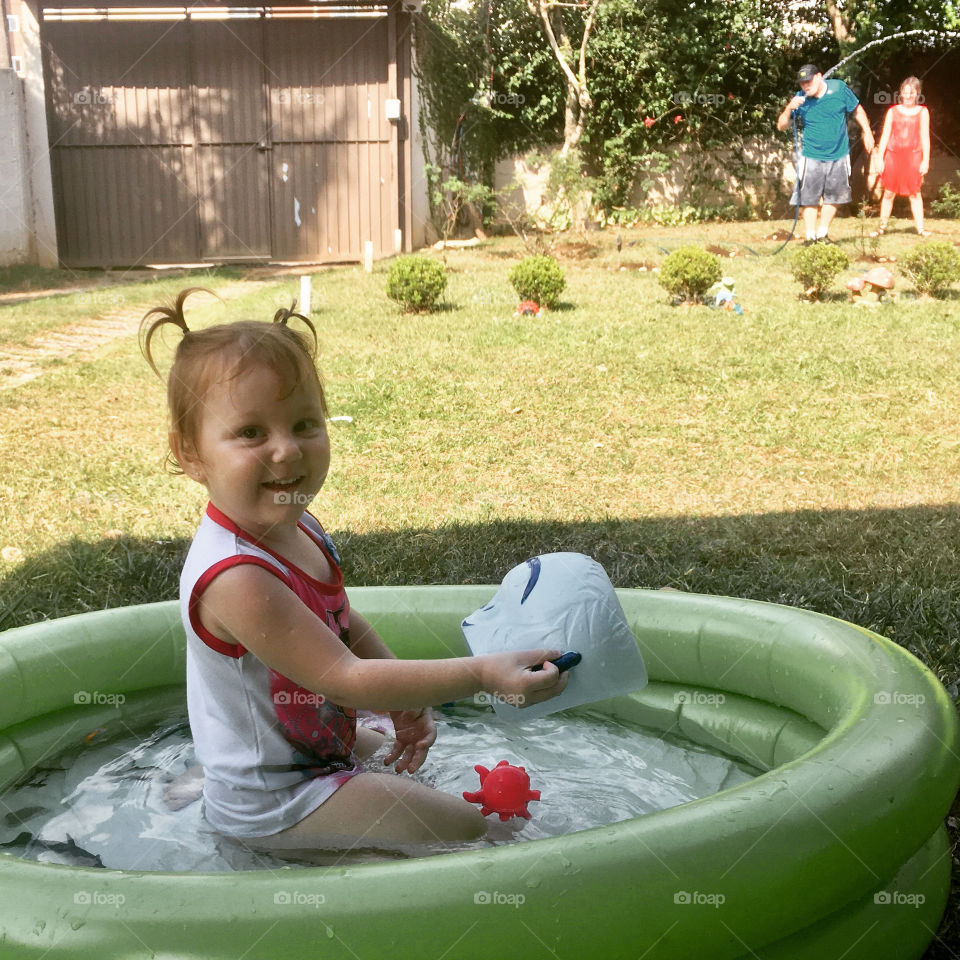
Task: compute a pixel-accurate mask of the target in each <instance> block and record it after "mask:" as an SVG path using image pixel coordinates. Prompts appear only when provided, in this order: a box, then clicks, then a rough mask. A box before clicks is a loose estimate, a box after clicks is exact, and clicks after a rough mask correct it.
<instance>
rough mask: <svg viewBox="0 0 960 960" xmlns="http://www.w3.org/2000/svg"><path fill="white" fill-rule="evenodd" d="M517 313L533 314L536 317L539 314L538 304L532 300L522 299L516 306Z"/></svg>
mask: <svg viewBox="0 0 960 960" xmlns="http://www.w3.org/2000/svg"><path fill="white" fill-rule="evenodd" d="M517 314H518V315H519V316H524V315H525V314H533V315H534V316H535V317H537V316H539V315H540V304H539V303H537V302H536V301H534V300H524V301H523V303H521V304H520V306H519V307H517Z"/></svg>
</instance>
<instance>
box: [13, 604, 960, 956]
mask: <svg viewBox="0 0 960 960" xmlns="http://www.w3.org/2000/svg"><path fill="white" fill-rule="evenodd" d="M493 590H495V587H488V586H480V587H407V588H374V587H369V588H354V589H353V590H352V591H351V600H352V603H353V605H354V606H355V607H356V609H358V610H360V611H361V612H363V613H364V614H365V615H366V616H367V617H368V618H369V619H370V620H371V621H372V622H373V623H374V625H375V626H376V627H377V629H378V630H379V631H380V632H381V634H382V636H383V637H384V638H385V639H386V640H387V641H388V643H390V645H391V646H392V647H393V648H394V649H395V650H396V652H397V653H398V655H400V656H402V657H440V656H449V655H462V654H464V653H465V652H466V647H465V644H464V642H463V639H462V636H461V634H460V629H459V623H460V619H461V617H462V616H463V615H464V614H465V613H469V612H470V611H471V610H473V609H475V608H476V607H477V606H479V605H481V604H483V603H484V602H486V601H487V600H488V599H489V598H490V596H491V594H492V592H493ZM618 594H619V596H620V599H621V601H622V603H623V606H624V609H625V611H626V613H627V617H628V620H629V621H630V623H631V626H632V628H633V630H634V633H635V635H636V638H637V642H638V644H639V645H640V648H641V650H642V652H643V655H644V658H645V660H646V663H647V667H648V669H649V672H650V676H651V683H650V685H649V687H648V688H646V689H644V690H643V691H642V692H641V693H639V694H634V695H632V696H628V697H618V698H616V699H612V700H609V701H606V702H604V703H603V704H601V705H600V708H601V709H602V710H603V711H605V712H607V713H609V714H610V715H611V716H613V717H622V718H627V719H629V720H632V721H637V722H640V723H642V724H644V725H646V726H648V727H651V728H654V729H656V730H662V731H672V732H674V733H679V734H681V735H683V736H686V737H687V738H689V739H691V740H694V741H696V742H698V743H701V744H704V745H706V746H708V747H710V748H713V749H717V750H721V751H725V752H727V753H731V754H734V755H736V756H738V757H740V758H742V759H744V760H746V761H747V762H749V763H750V764H752V765H754V766H756V767H759V768H760V769H763V770H765V771H767V772H766V773H765V774H764V775H762V776H760V777H758V778H757V779H755V780H752V781H750V782H748V783H746V784H743V785H741V786H738V787H735V788H733V789H730V790H726V791H724V792H723V793H720V794H717V795H715V796H713V797H709V798H706V799H703V800H698V801H696V802H694V803H688V804H684V805H682V806H679V807H674V808H672V809H669V810H664V811H661V812H659V813H654V814H650V815H648V816H645V817H640V818H637V819H633V820H627V821H624V822H621V823H617V824H613V825H611V826H607V827H598V828H594V829H591V830H585V831H582V832H580V833H575V834H571V835H568V836H563V837H553V838H549V839H544V840H536V841H531V842H526V843H517V844H513V845H508V846H500V847H495V848H488V849H485V850H483V851H479V852H469V853H454V854H447V855H443V856H437V857H431V858H424V859H420V860H407V861H391V862H384V863H371V864H363V865H358V866H349V867H316V868H309V869H302V868H297V869H282V870H279V871H273V870H263V871H256V872H246V873H232V874H229V873H228V874H169V873H133V872H121V871H113V870H98V869H89V868H80V867H64V866H57V865H51V864H41V863H34V862H27V861H23V860H19V859H16V858H14V857H12V856H10V855H3V856H2V857H0V956H2V957H3V958H4V960H7V958H20V957H32V958H37V960H39V958H41V957H45V958H47V960H54V958H70V960H83V958H91V960H93V958H96V960H105V958H110V960H117V958H131V960H133V958H137V960H141V958H145V957H155V958H169V960H172V958H178V960H185V958H198V960H199V958H205V960H213V958H217V960H221V958H222V960H238V958H240V957H249V958H251V960H253V958H256V960H270V958H278V960H301V958H306V957H315V958H322V960H325V958H337V960H368V958H369V960H424V958H428V957H448V958H456V960H472V958H476V960H481V958H482V960H491V958H505V960H513V958H521V957H522V958H536V957H544V958H547V957H555V958H564V960H565V958H570V960H584V958H590V957H601V958H604V960H612V958H621V957H623V958H628V957H629V958H638V957H643V958H644V960H667V958H671V960H689V958H693V957H704V958H709V960H725V958H734V957H737V958H740V957H743V958H751V960H758V958H763V960H786V958H800V957H806V958H811V960H832V958H839V957H843V958H844V960H858V958H864V960H883V958H890V960H909V958H918V957H920V956H921V955H922V953H923V951H924V948H925V946H926V944H927V942H928V941H929V940H930V938H931V936H932V934H933V932H934V931H935V930H936V929H937V925H938V922H939V920H940V917H941V915H942V913H943V909H944V905H945V902H946V896H947V891H948V885H949V869H950V863H949V857H948V853H947V837H946V833H945V830H944V827H943V824H942V821H943V819H944V816H945V815H946V813H947V810H948V808H949V806H950V803H951V801H952V799H953V797H954V795H955V793H956V791H957V788H958V782H960V761H958V755H960V737H958V723H957V717H956V714H955V711H954V708H953V705H952V703H951V702H950V700H949V698H948V697H947V695H946V693H945V691H944V690H943V688H942V686H941V685H940V684H939V683H938V682H937V680H936V678H935V677H933V676H932V675H931V674H930V673H929V672H928V671H927V670H926V669H925V668H924V667H923V666H922V665H921V664H920V663H919V662H918V661H917V660H915V659H914V658H913V657H911V656H910V655H909V654H907V653H906V652H904V651H903V650H902V649H901V648H899V647H897V646H896V645H895V644H893V643H891V642H889V641H888V640H886V639H884V638H882V637H879V636H875V635H873V634H871V633H869V632H867V631H865V630H862V629H860V628H858V627H855V626H852V625H850V624H847V623H843V622H841V621H838V620H833V619H830V618H828V617H823V616H819V615H817V614H813V613H808V612H804V611H801V610H796V609H791V608H787V607H780V606H774V605H770V604H763V603H756V602H750V601H742V600H732V599H724V598H717V597H703V596H694V595H687V594H681V593H669V592H647V591H641V590H621V591H618ZM183 672H184V649H183V633H182V630H181V628H180V623H179V616H178V612H177V606H176V604H174V603H159V604H151V605H147V606H142V607H128V608H123V609H117V610H109V611H104V612H102V613H94V614H87V615H83V616H78V617H71V618H67V619H64V620H59V621H51V622H48V623H42V624H36V625H33V626H28V627H21V628H19V629H16V630H10V631H8V632H6V633H4V634H2V635H0V731H2V732H0V785H2V786H3V787H7V786H9V785H11V784H13V783H14V782H16V781H17V780H18V779H20V778H22V777H23V775H24V774H25V773H26V772H27V771H29V770H30V769H31V768H32V767H33V766H35V765H37V764H38V763H40V762H41V761H42V760H43V759H44V758H45V757H48V756H50V755H51V754H53V753H58V752H60V751H62V750H64V749H66V748H67V747H69V746H70V745H71V744H74V743H79V742H80V741H81V740H82V739H83V737H84V736H85V735H86V734H87V733H89V731H90V730H91V729H93V728H95V727H97V726H104V727H107V729H108V730H109V729H110V726H109V725H110V723H111V721H114V722H115V721H116V720H117V719H118V718H122V717H124V716H130V717H132V716H136V717H137V719H138V721H140V720H143V719H144V718H145V717H146V716H148V715H149V714H150V713H151V712H159V711H160V710H161V709H167V708H168V707H169V704H170V702H171V700H182V698H183V690H182V686H181V685H182V683H183ZM120 693H122V694H124V698H122V699H123V701H124V702H123V703H122V705H120V706H116V705H115V701H117V700H119V699H121V698H118V697H116V696H113V695H115V694H120ZM597 762H598V763H603V762H604V760H603V758H602V757H598V758H597Z"/></svg>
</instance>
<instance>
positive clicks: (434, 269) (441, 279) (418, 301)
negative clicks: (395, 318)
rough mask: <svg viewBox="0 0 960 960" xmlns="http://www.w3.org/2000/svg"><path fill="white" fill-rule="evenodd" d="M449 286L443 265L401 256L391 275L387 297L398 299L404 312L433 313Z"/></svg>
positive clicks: (414, 257)
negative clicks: (441, 295)
mask: <svg viewBox="0 0 960 960" xmlns="http://www.w3.org/2000/svg"><path fill="white" fill-rule="evenodd" d="M446 286H447V275H446V273H445V272H444V269H443V266H442V265H441V264H439V263H437V261H436V260H431V259H430V258H429V257H416V256H410V257H398V258H397V259H396V260H394V262H393V263H392V264H391V265H390V269H389V271H388V272H387V296H388V297H389V298H390V299H391V300H396V301H397V303H399V304H400V306H402V307H403V310H404V313H425V312H429V311H431V310H433V309H434V308H435V307H436V305H437V301H438V300H439V299H440V294H442V293H443V291H444V290H445V289H446Z"/></svg>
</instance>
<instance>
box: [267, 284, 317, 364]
mask: <svg viewBox="0 0 960 960" xmlns="http://www.w3.org/2000/svg"><path fill="white" fill-rule="evenodd" d="M296 309H297V301H296V298H294V300H293V301H292V302H291V304H290V306H289V307H281V308H280V309H279V310H278V311H277V312H276V313H275V314H274V315H273V322H274V323H279V324H281V325H282V326H284V327H286V326H287V321H288V320H300V321H302V322H303V324H304V325H305V326H306V328H307V329H308V330H309V331H310V336H311V337H312V338H313V349H309V348H308V350H307V353H308V355H309V356H310V359H311V360H312V359H315V358H316V356H317V348H318V346H319V341H318V339H317V328H316V327H315V326H314V325H313V323H312V321H311V320H310V319H309V318H307V317H305V316H304V315H303V314H302V313H297V312H296ZM288 329H289V327H288ZM291 332H293V331H291ZM298 339H302V338H298ZM304 346H307V344H304Z"/></svg>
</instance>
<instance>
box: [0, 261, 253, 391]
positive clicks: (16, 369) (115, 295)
mask: <svg viewBox="0 0 960 960" xmlns="http://www.w3.org/2000/svg"><path fill="white" fill-rule="evenodd" d="M260 286H261V284H260V282H258V281H256V280H239V281H235V282H232V283H228V284H225V285H224V286H221V287H220V288H219V289H218V290H217V294H218V295H219V296H220V297H221V298H222V299H223V300H236V299H238V298H239V297H243V296H246V295H247V294H249V293H253V292H254V291H255V290H256V289H258V288H259V287H260ZM69 292H70V293H71V294H73V295H75V296H78V297H79V296H87V297H89V298H90V304H91V319H90V320H89V322H86V323H80V324H71V325H70V326H66V327H61V328H59V329H57V330H52V331H48V332H45V333H43V334H38V335H37V336H36V337H32V338H30V339H29V340H27V341H26V342H24V343H17V344H3V345H0V390H10V389H11V388H13V387H19V386H20V385H21V384H23V383H27V382H29V381H30V380H35V379H36V378H37V377H40V376H43V374H44V373H45V372H46V371H47V370H48V369H50V367H49V363H48V361H50V360H51V359H52V358H54V357H57V358H59V359H61V360H64V359H67V358H68V357H70V358H78V359H82V358H83V357H85V356H89V355H91V354H93V353H95V352H96V351H97V350H98V349H99V348H100V347H102V346H104V345H105V344H107V343H110V342H111V341H113V340H116V339H117V338H118V337H125V336H136V334H137V331H138V330H139V328H140V321H141V319H142V318H143V315H144V313H146V311H147V310H148V309H149V307H150V306H151V305H152V304H150V303H141V304H133V305H131V306H123V307H121V306H120V304H121V303H122V301H123V297H122V295H121V294H120V293H119V292H118V290H117V288H114V290H112V291H111V289H110V288H109V287H100V288H97V289H92V290H87V291H77V290H71V291H69ZM98 311H102V312H98Z"/></svg>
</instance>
